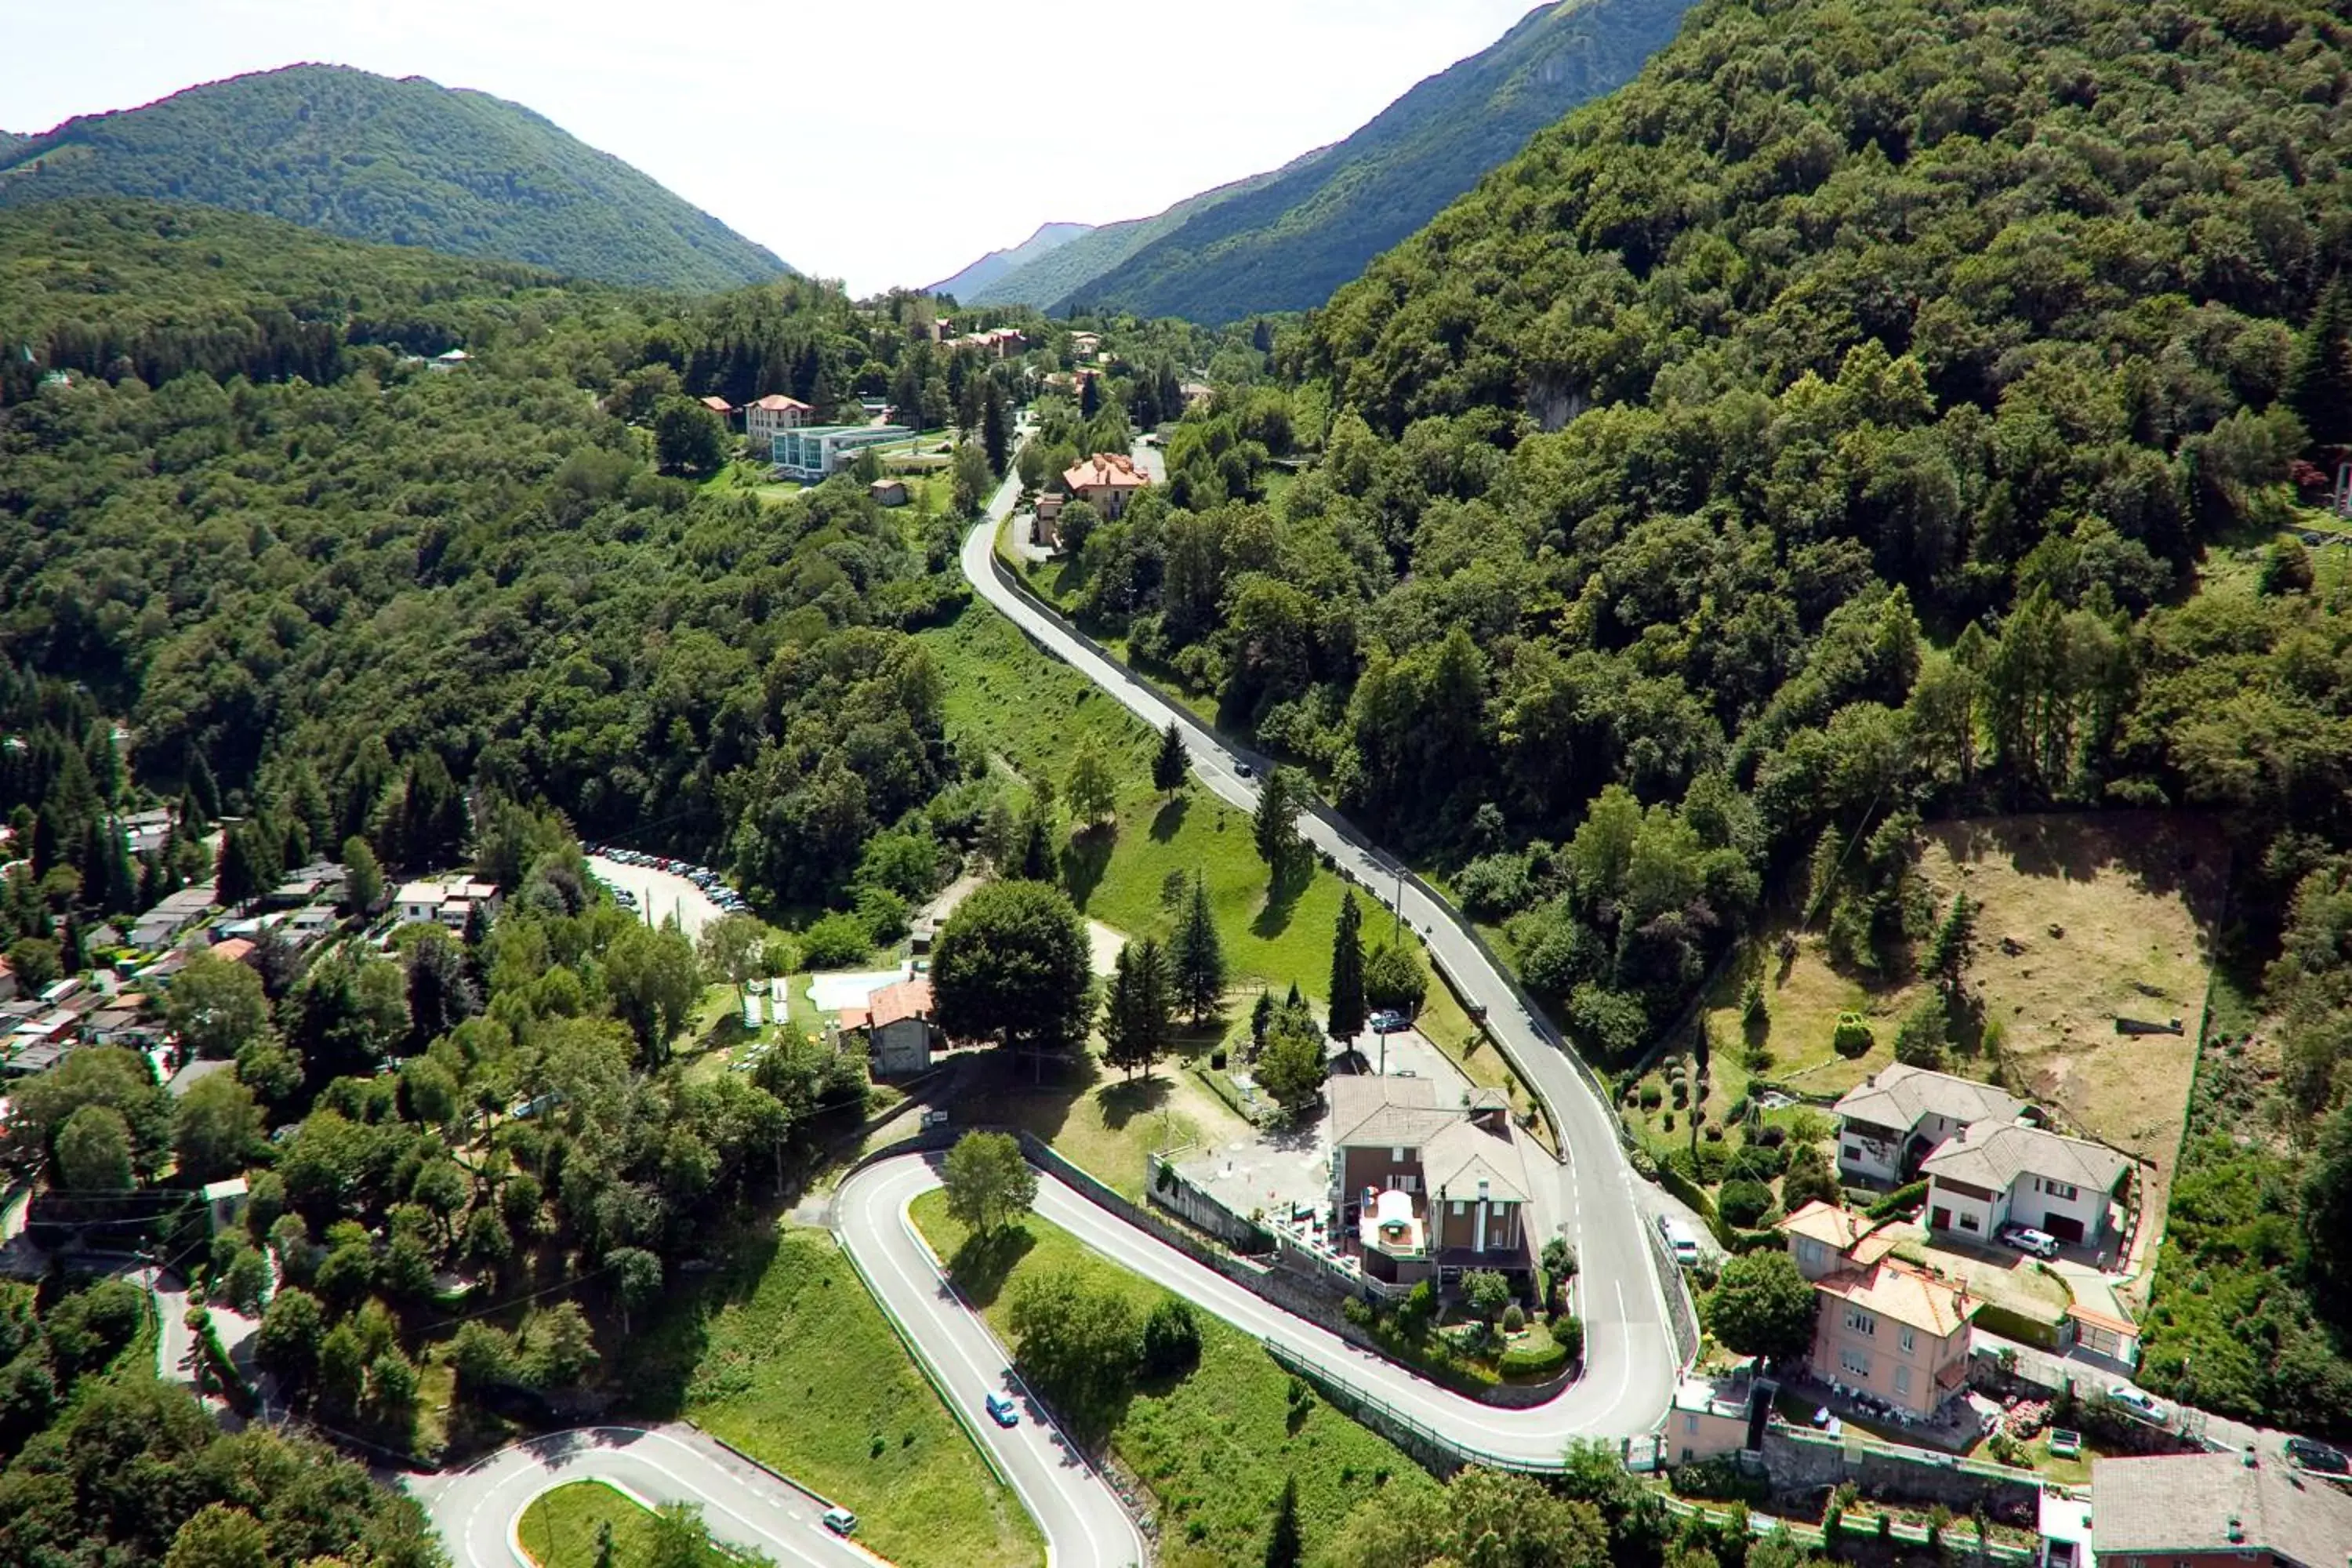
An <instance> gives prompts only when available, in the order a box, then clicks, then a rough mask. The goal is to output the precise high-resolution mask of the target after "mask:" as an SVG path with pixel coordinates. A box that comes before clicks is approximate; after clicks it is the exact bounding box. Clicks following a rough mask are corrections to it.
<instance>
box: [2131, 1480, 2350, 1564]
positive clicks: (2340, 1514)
mask: <svg viewBox="0 0 2352 1568" xmlns="http://www.w3.org/2000/svg"><path fill="white" fill-rule="evenodd" d="M2091 1509H2092V1513H2093V1516H2094V1518H2095V1521H2096V1526H2095V1531H2094V1534H2093V1541H2092V1544H2093V1547H2094V1549H2095V1551H2096V1552H2097V1553H2098V1555H2099V1556H2100V1557H2101V1558H2106V1557H2110V1556H2113V1555H2115V1554H2116V1553H2118V1552H2151V1553H2153V1552H2164V1553H2181V1552H2242V1553H2245V1554H2248V1555H2252V1553H2253V1552H2258V1551H2261V1550H2263V1549H2265V1548H2266V1549H2268V1550H2269V1551H2270V1552H2272V1553H2273V1555H2275V1556H2277V1557H2279V1558H2281V1559H2283V1560H2284V1561H2285V1562H2288V1563H2295V1564H2299V1565H2300V1568H2339V1565H2340V1564H2342V1563H2344V1562H2345V1561H2346V1560H2347V1556H2352V1497H2347V1496H2346V1495H2345V1494H2343V1493H2342V1492H2339V1491H2337V1490H2336V1489H2334V1488H2333V1487H2331V1486H2329V1485H2328V1484H2327V1483H2326V1482H2325V1481H2318V1480H2312V1481H2306V1480H2305V1479H2304V1478H2303V1477H2301V1476H2300V1475H2297V1474H2296V1473H2295V1472H2294V1470H2292V1469H2289V1468H2286V1467H2284V1466H2283V1465H2277V1464H2269V1463H2262V1464H2253V1465H2249V1464H2248V1463H2247V1456H2245V1455H2243V1454H2234V1453H2220V1454H2165V1455H2161V1456H2158V1457H2156V1458H2134V1459H2094V1460H2093V1461H2091ZM2233 1527H2234V1529H2235V1532H2236V1534H2237V1535H2238V1536H2239V1537H2242V1539H2232V1529H2233Z"/></svg>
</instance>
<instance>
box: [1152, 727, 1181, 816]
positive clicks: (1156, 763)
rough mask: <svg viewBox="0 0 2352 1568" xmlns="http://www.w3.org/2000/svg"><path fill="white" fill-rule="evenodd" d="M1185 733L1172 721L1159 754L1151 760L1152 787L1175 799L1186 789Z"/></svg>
mask: <svg viewBox="0 0 2352 1568" xmlns="http://www.w3.org/2000/svg"><path fill="white" fill-rule="evenodd" d="M1184 769H1185V758H1184V731H1183V728H1182V726H1181V725H1180V724H1178V723H1177V721H1175V720H1173V719H1171V720H1169V721H1168V729H1167V731H1166V732H1165V733H1163V734H1162V735H1161V736H1160V751H1159V753H1158V754H1157V755H1155V756H1154V757H1153V758H1152V759H1151V787H1152V788H1153V789H1156V790H1158V791H1159V792H1160V794H1161V795H1167V796H1168V797H1169V798H1170V799H1171V800H1172V799H1174V798H1175V795H1176V792H1177V791H1178V790H1180V789H1182V788H1183V787H1184Z"/></svg>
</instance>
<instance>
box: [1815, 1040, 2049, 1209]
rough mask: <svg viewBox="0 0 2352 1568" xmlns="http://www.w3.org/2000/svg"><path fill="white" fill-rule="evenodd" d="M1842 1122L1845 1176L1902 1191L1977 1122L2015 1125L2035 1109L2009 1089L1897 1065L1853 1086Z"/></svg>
mask: <svg viewBox="0 0 2352 1568" xmlns="http://www.w3.org/2000/svg"><path fill="white" fill-rule="evenodd" d="M1833 1109H1834V1110H1836V1112H1837V1118H1838V1173H1840V1174H1841V1175H1843V1176H1844V1177H1846V1178H1847V1179H1848V1180H1850V1181H1856V1182H1864V1183H1875V1184H1879V1185H1882V1186H1899V1185H1900V1184H1903V1183H1904V1182H1906V1181H1909V1180H1910V1179H1911V1175H1912V1173H1913V1172H1915V1171H1916V1170H1918V1168H1919V1165H1920V1163H1921V1162H1922V1161H1924V1160H1925V1159H1926V1158H1927V1156H1928V1155H1929V1154H1931V1153H1933V1152H1935V1151H1936V1148H1937V1145H1939V1144H1941V1143H1942V1142H1944V1140H1945V1139H1947V1138H1949V1137H1950V1136H1951V1135H1952V1134H1953V1133H1955V1132H1958V1131H1959V1130H1960V1129H1961V1128H1963V1127H1966V1126H1968V1125H1969V1123H1971V1122H1976V1121H2016V1120H2017V1119H2018V1118H2019V1117H2020V1116H2022V1115H2025V1114H2027V1113H2028V1112H2030V1111H2031V1110H2032V1107H2031V1106H2029V1105H2028V1104H2027V1103H2026V1102H2025V1101H2024V1100H2020V1099H2018V1098H2017V1097H2016V1096H2015V1095H2013V1094H2011V1093H2010V1092H2008V1091H2007V1090H2006V1089H1998V1088H1996V1087H1994V1086H1993V1085H1991V1084H1989V1083H1979V1082H1977V1081H1976V1080H1975V1079H1966V1078H1955V1077H1953V1076H1952V1075H1951V1074H1950V1073H1942V1072H1930V1071H1928V1070H1927V1068H1915V1067H1906V1066H1904V1065H1903V1064H1902V1063H1900V1062H1896V1063H1895V1064H1894V1065H1893V1066H1891V1067H1884V1068H1879V1069H1878V1071H1876V1072H1875V1073H1873V1074H1872V1075H1871V1076H1870V1077H1869V1078H1867V1079H1864V1080H1863V1081H1862V1082H1861V1083H1860V1084H1858V1085H1856V1086H1855V1087H1854V1088H1853V1089H1848V1090H1847V1091H1846V1092H1845V1094H1844V1095H1843V1097H1842V1098H1841V1099H1840V1100H1838V1102H1837V1104H1836V1106H1835V1107H1833Z"/></svg>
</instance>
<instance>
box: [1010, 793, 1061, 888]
mask: <svg viewBox="0 0 2352 1568" xmlns="http://www.w3.org/2000/svg"><path fill="white" fill-rule="evenodd" d="M1018 874H1019V875H1020V876H1021V877H1022V878H1023V879H1026V880H1028V881H1032V882H1050V881H1052V880H1053V879H1054V834H1053V829H1052V828H1051V827H1050V826H1048V825H1047V822H1046V812H1045V806H1044V805H1040V804H1032V805H1031V806H1030V808H1029V811H1028V814H1027V815H1026V816H1024V818H1023V819H1022V823H1021V864H1020V869H1019V872H1018Z"/></svg>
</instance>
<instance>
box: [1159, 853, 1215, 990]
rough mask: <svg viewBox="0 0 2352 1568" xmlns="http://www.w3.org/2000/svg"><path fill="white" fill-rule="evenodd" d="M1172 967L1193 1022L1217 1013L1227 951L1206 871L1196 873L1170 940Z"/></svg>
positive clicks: (1177, 987) (1177, 988)
mask: <svg viewBox="0 0 2352 1568" xmlns="http://www.w3.org/2000/svg"><path fill="white" fill-rule="evenodd" d="M1169 968H1170V969H1171V970H1172V971H1173V972H1174V976H1175V988H1176V1003H1177V1005H1179V1006H1180V1007H1181V1008H1182V1009H1183V1010H1184V1011H1185V1012H1186V1013H1188V1014H1190V1015H1192V1025H1193V1026H1194V1027H1195V1028H1198V1027H1200V1026H1202V1025H1204V1024H1206V1023H1207V1022H1208V1021H1209V1020H1210V1019H1211V1018H1212V1017H1213V1016H1215V1015H1216V1011H1217V1004H1218V1002H1219V1001H1220V1000H1222V999H1223V995H1224V991H1225V953H1224V948H1223V944H1222V943H1221V942H1219V940H1218V937H1217V920H1216V916H1215V914H1214V912H1213V911H1212V910H1210V908H1209V879H1208V875H1207V873H1205V872H1202V871H1198V870H1196V871H1194V872H1193V873H1192V894H1191V896H1190V897H1189V898H1187V899H1186V900H1185V903H1184V915H1183V918H1182V919H1181V920H1180V921H1177V922H1176V934H1175V936H1174V937H1173V938H1171V941H1170V942H1169Z"/></svg>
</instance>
